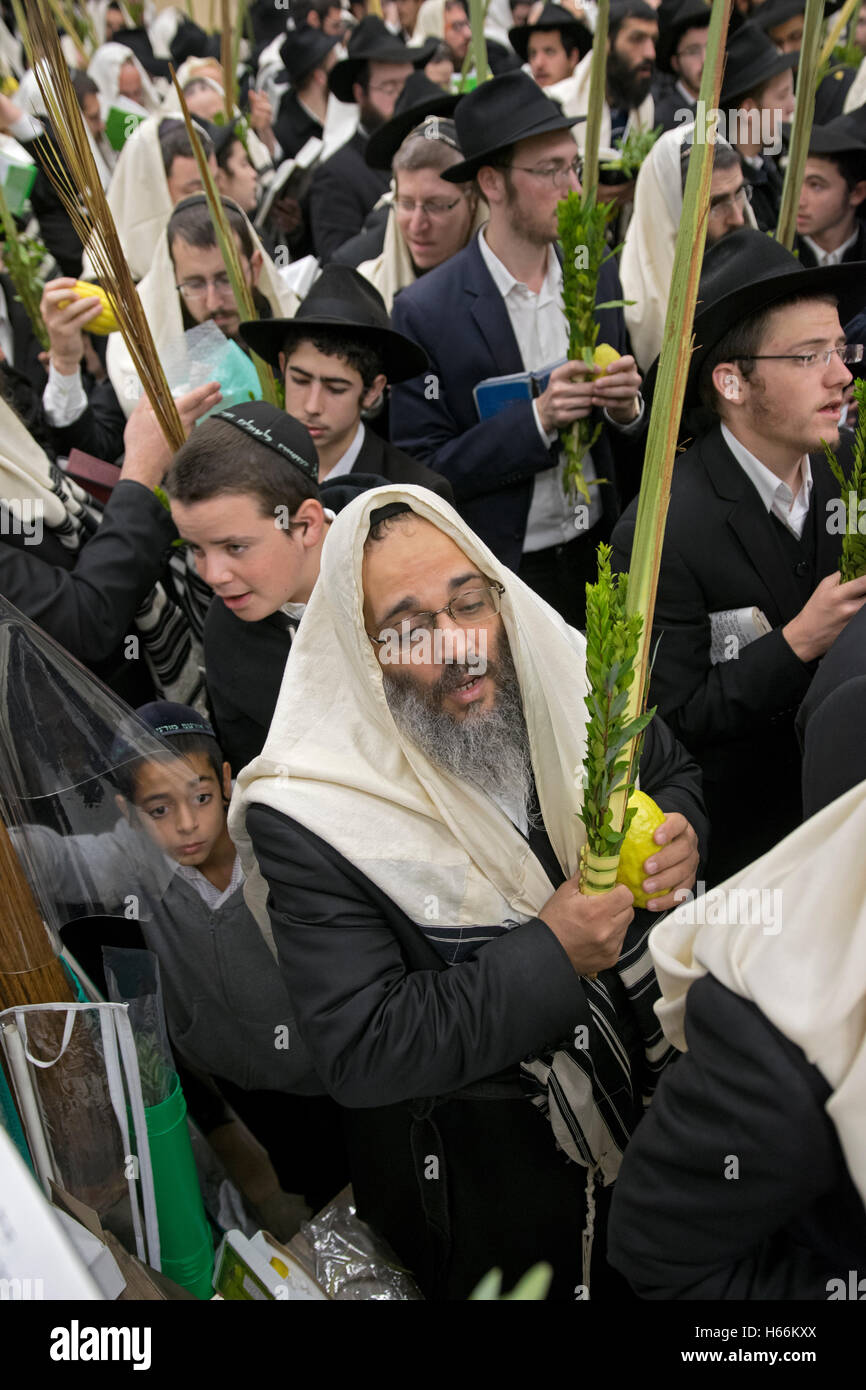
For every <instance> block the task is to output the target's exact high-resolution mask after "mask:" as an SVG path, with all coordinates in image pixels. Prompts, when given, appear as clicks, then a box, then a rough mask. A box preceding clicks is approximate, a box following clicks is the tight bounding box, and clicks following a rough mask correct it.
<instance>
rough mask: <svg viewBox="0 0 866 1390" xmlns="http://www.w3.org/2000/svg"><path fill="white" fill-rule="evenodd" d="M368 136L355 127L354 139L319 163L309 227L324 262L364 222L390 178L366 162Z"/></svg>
mask: <svg viewBox="0 0 866 1390" xmlns="http://www.w3.org/2000/svg"><path fill="white" fill-rule="evenodd" d="M367 138H368V137H367V136H366V135H365V134H364V133H363V131H361V130H356V131H355V134H354V135H353V136H352V138H351V140H348V141H347V142H346V144H345V145H342V146H341V147H340V149H338V150H337V151H336V153H335V154H332V155H331V157H330V159H326V160H325V162H324V164H319V165H317V166H316V170H315V172H314V174H313V182H312V185H311V188H310V231H311V232H312V237H313V249H314V251H315V253H316V255H317V256H318V258H319V260H320V261H321V262H322V264H323V265H324V264H326V263H327V262H328V261H329V260H330V257H331V252H332V251H336V250H338V249H339V247H341V246H342V245H343V242H344V241H348V240H349V238H350V237H353V236H354V235H355V233H356V232H360V230H361V228H362V227H363V225H364V218H365V217H366V216H367V213H368V212H369V211H370V209H371V208H372V207H373V204H374V203H376V202H378V200H379V199H380V198H381V196H382V194H383V193H384V192H385V191H386V189H387V188H388V185H389V184H390V182H391V175H390V173H389V172H387V171H386V172H383V171H382V170H380V169H371V168H370V167H369V165H367V164H365V163H364V150H365V149H366V147H367Z"/></svg>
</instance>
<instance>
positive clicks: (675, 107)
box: [653, 86, 697, 133]
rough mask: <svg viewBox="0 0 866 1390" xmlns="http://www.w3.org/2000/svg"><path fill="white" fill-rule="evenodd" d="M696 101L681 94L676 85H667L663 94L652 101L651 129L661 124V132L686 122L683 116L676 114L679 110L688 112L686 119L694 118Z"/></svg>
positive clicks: (674, 128) (673, 128)
mask: <svg viewBox="0 0 866 1390" xmlns="http://www.w3.org/2000/svg"><path fill="white" fill-rule="evenodd" d="M696 110H697V102H695V101H692V100H691V99H690V98H686V97H684V96H683V94H682V92H681V91H680V90H679V88H678V87H673V86H672V87H669V88H668V90H667V91H666V92H665V93H664V95H663V96H660V97H657V98H656V100H655V102H654V103H653V130H655V128H656V126H659V125H660V126H661V128H662V133H664V132H665V131H666V130H676V129H677V127H678V126H680V125H684V124H685V123H686V117H685V116H679V120H677V116H678V115H679V113H680V112H681V111H688V112H690V113H691V114H690V116H689V117H688V119H690V120H694V118H695V111H696Z"/></svg>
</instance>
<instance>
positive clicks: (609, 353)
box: [592, 343, 622, 372]
mask: <svg viewBox="0 0 866 1390" xmlns="http://www.w3.org/2000/svg"><path fill="white" fill-rule="evenodd" d="M621 356H622V353H621V352H617V350H616V348H615V347H611V345H610V343H599V345H598V347H597V348H596V349H595V351H594V352H593V354H592V360H593V362H594V364H595V366H596V367H598V368H599V370H600V371H602V372H603V371H604V369H605V367H609V366H610V364H611V362H617V361H619V359H620V357H621Z"/></svg>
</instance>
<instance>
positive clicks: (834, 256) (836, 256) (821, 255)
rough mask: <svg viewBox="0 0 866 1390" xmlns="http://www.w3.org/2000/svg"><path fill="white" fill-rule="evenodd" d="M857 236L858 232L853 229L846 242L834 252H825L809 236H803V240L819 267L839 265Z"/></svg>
mask: <svg viewBox="0 0 866 1390" xmlns="http://www.w3.org/2000/svg"><path fill="white" fill-rule="evenodd" d="M858 236H859V230H858V229H857V228H856V227H855V228H854V231H853V232H852V233H851V235H850V236H849V238H848V240H847V241H843V242H842V245H841V246H837V247H836V249H835V251H825V250H824V249H823V247H821V246H819V245H818V243H817V242H816V241H813V240H812V238H811V237H810V236H804V237H803V240H804V241H805V243H806V245H807V246H808V248H809V250H810V251H811V252H812V255H813V256H814V257H815V260H816V262H817V264H818V265H819V266H823V265H841V264H842V257H843V256H844V255H845V252H846V251H847V250H848V249H849V248H850V247H851V246H853V245H854V244H855V242H856V240H857V237H858Z"/></svg>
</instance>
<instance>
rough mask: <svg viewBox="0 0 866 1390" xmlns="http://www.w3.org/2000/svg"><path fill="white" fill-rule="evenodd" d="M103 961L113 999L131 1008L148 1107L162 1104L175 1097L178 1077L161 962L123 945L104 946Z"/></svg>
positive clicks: (109, 995)
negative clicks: (165, 1005) (162, 982)
mask: <svg viewBox="0 0 866 1390" xmlns="http://www.w3.org/2000/svg"><path fill="white" fill-rule="evenodd" d="M102 959H103V962H104V965H105V979H106V982H107V984H108V997H109V999H111V1001H112V1003H114V1004H127V1005H128V1006H129V1022H130V1026H131V1028H132V1036H133V1037H134V1039H135V1050H136V1052H137V1054H138V1071H139V1075H140V1077H141V1094H142V1097H143V1099H144V1104H145V1106H148V1107H149V1106H153V1105H161V1104H162V1102H163V1101H164V1100H167V1099H168V1097H169V1096H170V1095H171V1092H172V1091H173V1089H174V1085H175V1082H176V1080H177V1075H176V1073H175V1069H174V1060H173V1058H172V1055H171V1048H170V1046H169V1042H168V1029H167V1027H166V1023H165V1009H164V1008H163V1002H162V988H161V986H160V983H159V961H158V960H157V958H156V956H155V955H154V954H153V952H152V951H139V950H133V951H129V950H124V949H123V948H122V947H120V946H103V948H102Z"/></svg>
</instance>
